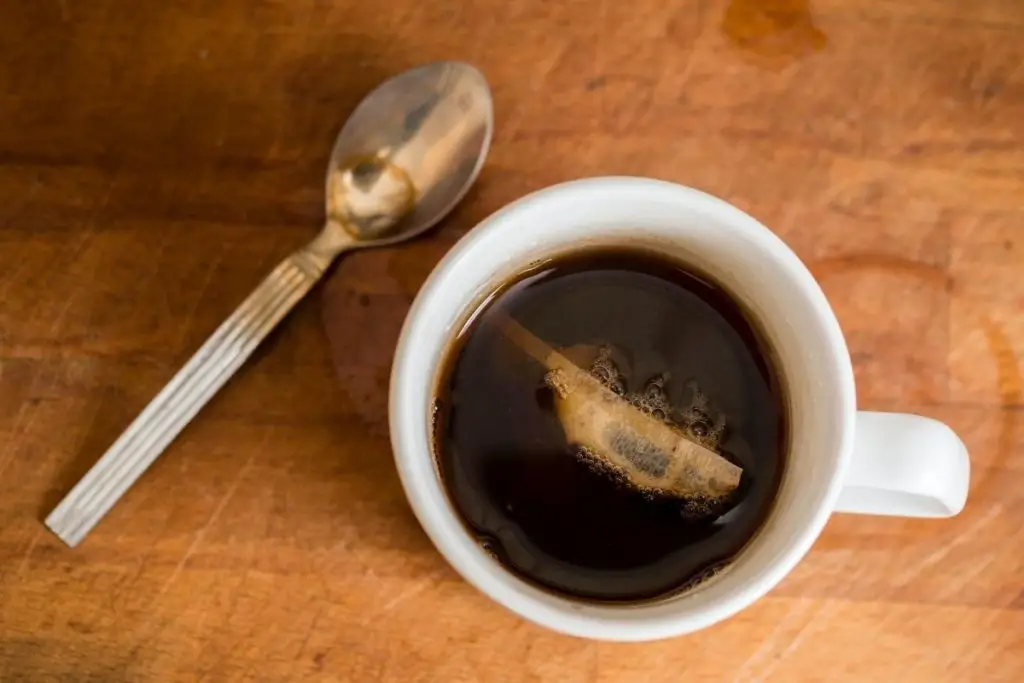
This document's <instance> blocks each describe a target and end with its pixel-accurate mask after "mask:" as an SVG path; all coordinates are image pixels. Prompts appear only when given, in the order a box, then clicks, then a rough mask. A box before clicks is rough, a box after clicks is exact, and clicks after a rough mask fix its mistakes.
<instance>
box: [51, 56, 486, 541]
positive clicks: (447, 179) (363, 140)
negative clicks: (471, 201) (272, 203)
mask: <svg viewBox="0 0 1024 683" xmlns="http://www.w3.org/2000/svg"><path fill="white" fill-rule="evenodd" d="M493 127H494V115H493V107H492V102H491V93H490V90H489V88H488V87H487V81H486V80H485V79H484V77H483V75H482V74H481V73H480V72H479V71H477V70H476V69H474V68H473V67H471V66H469V65H468V64H463V63H459V62H440V63H436V64H429V65H427V66H423V67H420V68H418V69H413V70H411V71H407V72H405V73H403V74H400V75H398V76H396V77H395V78H392V79H391V80H389V81H387V82H386V83H384V84H383V85H381V86H380V87H378V88H377V89H376V90H374V91H373V92H372V93H370V94H369V95H368V96H367V97H366V99H364V100H363V101H362V102H361V103H360V104H359V106H358V107H357V108H356V110H355V111H354V112H353V113H352V116H351V117H350V118H349V120H348V121H347V122H346V123H345V126H344V127H343V128H342V130H341V132H340V133H339V134H338V138H337V140H336V141H335V143H334V150H333V151H332V153H331V161H330V164H329V166H328V169H327V221H326V225H325V226H324V228H323V230H322V231H321V232H320V234H319V235H318V236H317V237H316V239H314V240H313V241H312V242H310V243H309V244H308V245H307V246H305V247H304V248H302V249H300V250H298V251H297V252H295V253H294V254H292V255H291V256H289V257H288V258H287V259H285V260H284V262H282V263H281V264H280V265H279V266H278V267H277V268H275V269H274V271H273V272H272V273H271V274H270V276H269V277H267V279H266V280H264V281H263V283H262V284H260V285H259V287H257V288H256V291H254V292H253V293H252V294H251V295H249V298H248V299H246V300H245V302H244V303H242V305H241V306H240V307H239V308H238V310H236V311H235V312H234V314H232V316H231V317H230V318H228V319H227V320H226V321H225V322H224V323H223V324H222V325H221V326H220V327H219V328H218V329H217V331H216V332H214V334H213V336H212V337H210V339H208V340H207V341H206V343H205V344H203V346H202V347H201V348H200V349H199V351H197V352H196V354H195V355H194V356H192V358H191V359H190V360H189V361H188V363H186V364H185V367H183V368H182V369H181V370H180V371H179V372H178V374H177V375H175V377H174V378H173V379H172V380H171V381H170V383H169V384H168V385H167V386H166V387H164V389H163V390H162V391H161V392H160V393H159V394H157V396H156V398H155V399H153V401H152V402H151V403H150V404H149V405H148V406H146V408H145V410H143V411H142V413H141V414H140V415H139V416H138V417H137V418H136V419H135V421H134V422H133V423H132V424H131V425H130V426H129V427H128V429H127V430H125V432H124V433H123V434H122V435H121V436H120V438H118V440H117V441H115V442H114V445H112V446H111V447H110V449H109V450H108V451H107V452H106V453H105V454H104V455H103V457H101V458H100V460H99V462H97V463H96V464H95V465H94V466H93V468H92V469H91V470H89V472H88V473H87V474H86V475H85V476H84V477H82V479H81V481H79V482H78V484H76V485H75V487H74V488H73V489H71V492H70V493H69V494H68V495H67V496H65V498H64V500H62V501H61V502H60V504H58V505H57V507H56V508H54V510H53V512H51V513H50V515H49V516H48V517H47V518H46V526H48V527H50V529H51V530H53V532H54V533H55V534H57V536H58V537H60V539H61V540H62V541H64V542H65V543H67V544H68V545H69V546H72V547H74V546H75V545H76V544H77V543H78V542H79V541H81V540H82V539H83V538H84V537H85V535H86V534H87V533H89V531H90V530H91V529H92V528H93V527H94V526H95V525H96V524H97V523H98V522H99V521H100V519H102V518H103V516H104V515H105V514H106V513H107V512H108V511H109V510H110V508H111V507H113V505H114V503H116V502H117V501H118V500H119V499H120V498H121V496H122V495H124V493H125V491H127V490H128V488H129V487H130V486H131V485H132V484H133V483H135V480H136V479H138V478H139V477H140V476H141V475H142V473H143V472H145V471H146V468H147V467H149V466H150V465H151V464H152V463H153V461H154V460H156V458H157V457H158V456H159V455H160V453H162V452H163V450H164V449H165V448H166V447H167V446H168V445H169V444H170V443H171V441H173V440H174V438H175V437H176V436H177V435H178V434H179V433H180V432H181V430H182V429H183V428H184V427H185V425H186V424H188V422H189V421H190V420H191V419H192V418H193V417H194V416H195V415H196V413H198V412H199V410H200V409H201V408H202V407H203V406H204V405H206V402H207V401H209V400H210V398H211V397H212V396H213V395H214V394H215V393H217V390H218V389H220V388H221V387H222V386H223V385H224V383H225V382H227V381H228V379H229V378H230V377H231V376H232V375H234V374H235V371H236V370H238V368H239V367H241V365H242V363H244V362H245V360H246V359H247V358H248V357H249V356H250V355H251V354H252V352H253V351H254V350H255V349H256V347H257V346H258V345H259V343H260V342H261V341H263V339H264V338H265V337H266V336H267V334H269V333H270V331H271V330H272V329H274V327H275V326H276V325H277V323H278V322H280V321H281V319H282V318H283V317H284V316H285V314H287V313H288V311H290V310H291V309H292V307H293V306H295V304H296V303H297V302H298V301H299V299H301V298H302V297H303V296H304V295H305V294H306V292H308V291H309V290H310V289H311V288H312V287H313V285H314V284H315V283H316V282H317V280H319V279H320V277H321V276H322V275H323V274H324V271H325V270H326V269H327V267H328V266H329V265H330V264H331V262H332V261H334V259H335V258H337V257H338V255H340V254H341V253H343V252H346V251H350V250H352V249H361V248H364V247H379V246H384V245H387V244H395V243H397V242H401V241H403V240H407V239H411V238H413V237H415V236H416V235H419V234H420V233H422V232H424V231H425V230H427V229H429V228H431V227H433V226H434V225H435V224H436V223H437V222H438V221H439V220H441V218H443V217H444V216H445V215H446V214H447V213H448V212H449V211H451V209H452V208H453V207H454V206H455V205H456V204H457V203H458V202H459V200H460V199H462V197H463V196H465V194H466V192H467V191H468V190H469V188H470V186H471V185H472V184H473V181H474V180H475V179H476V177H477V174H479V172H480V168H481V167H482V166H483V163H484V159H485V158H486V156H487V150H488V147H489V146H490V142H491V132H492V130H493Z"/></svg>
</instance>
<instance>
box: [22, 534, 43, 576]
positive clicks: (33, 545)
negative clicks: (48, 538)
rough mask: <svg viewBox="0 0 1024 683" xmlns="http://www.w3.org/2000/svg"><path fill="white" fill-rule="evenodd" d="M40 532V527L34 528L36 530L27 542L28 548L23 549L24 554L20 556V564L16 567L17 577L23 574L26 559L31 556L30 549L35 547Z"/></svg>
mask: <svg viewBox="0 0 1024 683" xmlns="http://www.w3.org/2000/svg"><path fill="white" fill-rule="evenodd" d="M40 534H41V531H40V529H39V528H36V532H35V534H33V536H32V540H31V542H29V544H28V548H26V549H25V555H24V557H22V558H21V565H20V566H19V567H18V576H19V577H22V576H24V575H25V570H26V569H28V561H29V560H30V559H31V558H32V551H33V550H35V549H36V544H37V543H39V536H40Z"/></svg>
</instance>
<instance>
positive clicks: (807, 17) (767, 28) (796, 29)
mask: <svg viewBox="0 0 1024 683" xmlns="http://www.w3.org/2000/svg"><path fill="white" fill-rule="evenodd" d="M722 31H723V32H724V33H725V35H726V37H727V38H728V39H729V40H730V41H731V42H732V44H733V45H735V46H736V47H738V48H739V49H740V50H741V51H742V52H743V53H744V54H745V55H747V56H748V57H751V58H753V59H754V60H755V61H756V62H757V63H758V64H759V65H761V66H764V67H766V68H770V69H776V70H779V69H782V68H784V67H786V66H788V65H790V64H792V63H793V62H795V61H797V60H799V59H802V58H804V57H807V56H808V55H810V54H812V53H814V52H818V51H819V50H822V49H824V48H825V47H826V46H827V45H828V38H827V37H826V36H825V34H824V33H822V31H821V30H820V29H819V28H818V27H817V26H815V24H814V21H813V20H812V17H811V10H810V5H809V3H808V2H807V0H732V2H731V3H730V4H729V6H728V7H727V8H726V10H725V15H724V16H723V17H722Z"/></svg>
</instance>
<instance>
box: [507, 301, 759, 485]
mask: <svg viewBox="0 0 1024 683" xmlns="http://www.w3.org/2000/svg"><path fill="white" fill-rule="evenodd" d="M501 326H502V329H503V331H504V333H505V334H506V336H507V337H508V338H509V339H510V340H511V341H512V342H513V343H515V344H516V346H518V347H519V348H521V349H522V350H523V351H524V352H526V353H527V354H528V355H530V356H531V357H533V358H534V359H535V360H537V361H539V362H540V363H542V364H543V365H544V366H545V367H546V368H548V374H547V375H546V381H547V383H548V385H549V386H550V387H551V389H552V390H553V392H554V395H555V412H556V414H557V415H558V419H559V421H560V422H561V423H562V428H563V429H564V430H565V435H566V438H567V439H568V440H569V442H570V443H574V444H576V445H578V446H579V447H580V448H581V452H582V455H583V456H584V457H586V458H588V459H590V460H591V461H592V462H594V464H596V465H598V466H600V467H603V468H607V469H609V470H611V471H613V472H615V473H617V474H619V475H620V476H622V477H623V478H624V479H625V480H626V481H627V482H628V483H629V484H630V485H632V486H634V487H635V488H637V489H639V490H641V491H645V492H650V493H652V494H656V495H661V496H668V497H673V498H684V499H692V498H698V499H707V500H717V499H722V498H724V497H726V496H728V495H729V494H730V493H732V491H734V490H735V489H736V487H737V486H739V483H740V477H741V476H742V474H743V470H742V468H740V467H739V466H737V465H735V464H733V463H732V462H730V461H729V460H727V459H726V458H724V457H722V456H721V455H719V454H718V453H716V452H715V451H714V450H712V449H711V448H708V446H707V445H705V444H704V443H701V441H702V440H705V439H704V438H703V437H702V436H701V435H700V434H699V433H698V434H697V435H696V436H694V435H693V434H691V435H687V434H685V433H684V432H683V431H682V430H681V429H679V428H678V427H676V426H674V425H673V424H671V423H669V422H667V421H662V420H659V419H656V418H655V417H654V416H653V415H652V414H650V413H649V412H646V411H644V410H641V409H640V408H639V407H637V406H636V405H633V404H632V403H630V402H629V401H628V400H626V399H625V398H623V397H622V396H620V395H619V394H618V393H616V392H615V391H613V390H612V389H611V388H609V387H610V386H614V382H609V381H604V382H602V379H606V378H604V377H602V378H600V379H599V377H598V376H595V374H591V373H590V372H588V371H586V370H584V369H582V368H581V367H580V366H581V365H584V364H586V362H585V359H586V358H587V357H588V356H590V357H591V358H592V359H594V360H596V359H597V356H596V355H595V354H599V353H600V351H599V350H597V349H595V348H594V347H573V348H571V349H567V350H566V351H565V352H564V353H563V352H560V351H557V350H555V349H553V348H551V347H550V346H549V345H548V344H546V343H545V342H543V341H541V340H540V339H539V338H538V337H536V336H535V335H534V334H532V333H531V332H530V331H528V330H527V329H525V328H524V327H523V326H522V325H520V324H519V323H517V322H516V321H514V320H512V319H511V318H508V317H506V318H504V319H503V320H502V322H501ZM570 357H572V360H570ZM574 361H576V362H574ZM591 364H592V367H595V369H596V370H597V373H596V374H597V375H600V374H601V373H602V372H610V371H611V370H610V366H607V365H605V366H604V367H602V365H601V364H600V363H598V364H597V365H593V361H591ZM691 431H693V430H691Z"/></svg>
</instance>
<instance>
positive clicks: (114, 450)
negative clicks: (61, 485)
mask: <svg viewBox="0 0 1024 683" xmlns="http://www.w3.org/2000/svg"><path fill="white" fill-rule="evenodd" d="M330 261H331V259H330V258H328V257H327V256H325V255H324V254H322V253H318V252H317V251H314V250H310V249H302V250H300V251H297V252H296V253H294V254H292V255H291V256H289V257H288V258H287V259H285V260H284V261H283V262H281V263H280V264H279V265H278V266H277V268H275V269H274V271H273V272H271V273H270V275H269V276H268V277H267V278H266V279H265V280H264V281H263V282H262V283H261V284H260V285H259V286H258V287H257V288H256V291H254V292H253V293H252V294H250V295H249V297H248V298H247V299H246V300H245V301H244V302H243V303H242V305H241V306H239V307H238V309H237V310H236V311H235V312H234V313H233V314H232V315H231V317H230V318H228V319H227V320H225V321H224V322H223V323H222V324H221V326H220V327H219V328H217V331H216V332H214V333H213V336H212V337H210V338H209V339H208V340H207V341H206V343H205V344H203V345H202V346H201V347H200V348H199V350H198V351H197V352H196V353H195V355H193V356H192V358H191V359H189V361H188V363H186V364H185V367H183V368H182V369H181V370H179V371H178V374H177V375H175V376H174V378H173V379H172V380H171V381H170V383H168V384H167V386H165V387H164V388H163V390H161V392H160V393H159V394H157V396H156V398H154V399H153V400H152V401H151V402H150V404H149V405H148V406H146V408H145V409H144V410H143V411H142V413H140V414H139V416H138V417H137V418H135V421H134V422H132V423H131V425H129V427H128V429H126V430H125V431H124V433H123V434H121V436H120V437H119V438H118V439H117V441H115V442H114V444H113V445H112V446H111V447H110V449H109V450H107V452H106V453H104V454H103V457H101V458H100V459H99V461H98V462H97V463H96V464H95V465H93V467H92V469H91V470H89V472H88V473H86V475H85V476H84V477H82V479H81V480H80V481H79V482H78V484H76V485H75V487H74V488H73V489H71V492H70V493H68V495H67V496H65V497H64V499H63V500H62V501H61V502H60V503H59V504H58V505H57V507H56V508H54V509H53V511H52V512H51V513H50V515H49V516H48V517H47V518H46V526H48V527H50V529H51V530H52V531H53V532H54V533H55V534H56V535H57V536H58V537H59V538H60V539H61V540H62V541H64V542H65V543H67V544H68V545H69V546H71V547H74V546H75V545H77V544H78V542H79V541H81V540H82V539H83V538H84V537H85V535H86V534H87V533H89V531H90V530H91V529H92V528H93V527H94V526H95V525H96V524H97V522H99V521H100V519H102V518H103V516H104V515H105V514H106V513H107V512H108V511H109V510H110V508H111V507H113V505H114V504H115V503H116V502H117V501H118V500H119V499H120V498H121V496H122V495H124V493H125V491H127V490H128V488H129V487H130V486H131V485H132V484H133V483H135V480H136V479H138V478H139V477H140V476H141V475H142V473H143V472H145V471H146V468H148V467H149V466H150V465H151V464H152V463H153V461H154V460H156V459H157V457H158V456H159V455H160V453H162V452H163V450H164V449H165V448H167V446H168V445H169V444H170V443H171V441H173V440H174V438H175V437H176V436H177V435H178V434H179V433H180V432H181V430H182V429H184V427H185V425H187V424H188V423H189V421H190V420H191V419H192V418H193V417H194V416H195V415H196V413H198V412H199V411H200V409H202V407H203V406H204V405H206V402H207V401H209V400H210V399H211V398H212V397H213V395H214V394H215V393H217V391H218V390H219V389H220V388H221V387H222V386H224V383H225V382H227V381H228V379H229V378H230V377H231V376H232V375H234V374H235V371H236V370H238V368H239V367H241V365H242V364H243V363H244V362H245V360H246V359H247V358H248V357H249V356H250V355H251V354H252V352H253V351H254V350H255V349H256V347H257V346H258V345H259V343H260V342H261V341H263V339H264V338H265V337H266V336H267V335H268V334H269V333H270V331H271V330H272V329H274V327H275V326H276V325H277V323H278V322H280V321H281V319H282V318H284V316H285V314H287V313H288V311H290V310H291V309H292V307H293V306H295V304H296V303H298V301H299V299H301V298H302V297H303V296H305V294H306V292H308V291H309V290H310V289H311V288H312V287H313V285H314V284H316V282H317V280H319V279H320V277H321V276H322V275H323V273H324V270H326V268H327V266H328V265H330Z"/></svg>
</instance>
